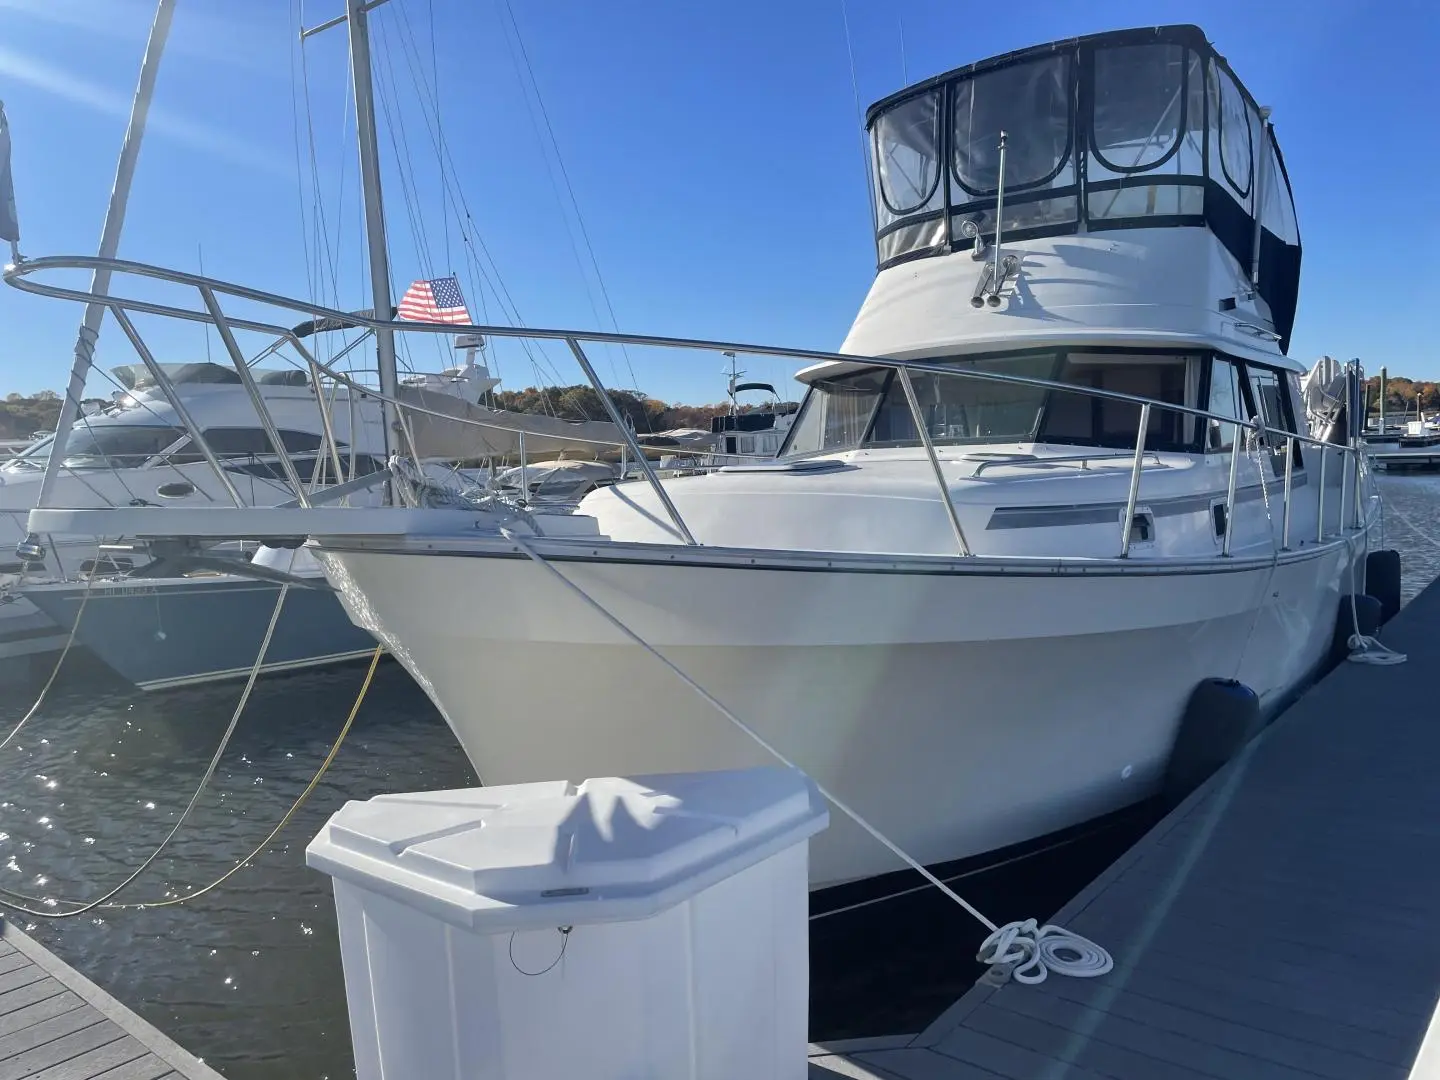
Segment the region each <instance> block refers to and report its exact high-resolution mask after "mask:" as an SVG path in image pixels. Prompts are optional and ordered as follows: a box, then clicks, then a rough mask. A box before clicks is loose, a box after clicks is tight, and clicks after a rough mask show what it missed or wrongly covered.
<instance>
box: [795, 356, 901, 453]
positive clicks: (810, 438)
mask: <svg viewBox="0 0 1440 1080" xmlns="http://www.w3.org/2000/svg"><path fill="white" fill-rule="evenodd" d="M889 375H890V373H889V372H888V371H860V372H856V373H855V374H852V375H840V376H837V377H835V378H833V379H816V380H815V381H814V382H813V383H811V384H810V392H809V393H808V394H806V395H805V402H804V404H802V405H801V406H800V412H799V414H798V415H797V416H796V418H795V426H794V427H792V428H791V429H790V445H789V451H788V452H789V453H792V454H818V453H824V452H826V451H831V450H852V449H854V448H855V447H857V446H859V445H860V439H861V438H862V437H863V436H864V434H865V431H866V429H868V428H869V427H870V418H871V416H873V415H874V413H875V406H876V404H877V403H878V402H879V401H880V395H881V393H882V392H883V391H884V389H885V384H886V382H887V381H888V379H889Z"/></svg>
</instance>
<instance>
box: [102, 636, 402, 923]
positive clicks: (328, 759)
mask: <svg viewBox="0 0 1440 1080" xmlns="http://www.w3.org/2000/svg"><path fill="white" fill-rule="evenodd" d="M384 654H385V646H384V645H376V646H375V652H374V653H373V654H372V655H371V657H370V668H369V670H368V671H366V672H365V681H364V682H362V683H361V684H360V692H359V693H358V694H356V695H355V703H354V704H353V705H351V706H350V714H349V715H348V716H347V717H345V723H344V724H343V725H341V727H340V734H338V735H336V736H335V741H334V742H333V743H331V744H330V752H329V753H328V754H326V755H325V760H324V761H322V762H321V763H320V768H319V770H317V771H316V773H315V775H314V776H313V777H311V779H310V783H308V784H306V785H305V790H304V791H302V792H300V795H299V796H298V797H297V798H296V799H295V801H294V802H293V803H291V804H290V809H289V810H287V811H285V816H284V817H282V818H281V819H280V823H279V824H278V825H276V826H275V828H273V829H271V830H270V833H269V835H268V836H266V837H265V839H264V840H262V841H260V843H259V845H258V846H256V848H255V849H254V850H253V851H251V852H250V854H249V855H246V856H245V857H244V858H243V859H241V860H240V861H239V862H237V863H236V864H235V865H234V866H232V867H231V868H230V869H229V870H226V871H225V873H223V874H221V875H220V876H219V877H218V878H216V879H215V880H214V881H212V882H210V884H209V885H206V886H204V887H203V888H199V889H196V890H194V891H193V892H188V893H186V894H185V895H184V896H175V897H171V898H170V899H168V900H145V901H141V902H140V903H135V904H106V905H105V906H106V907H109V908H124V909H127V910H132V911H138V910H144V909H145V908H162V907H171V906H173V905H175V904H183V903H185V902H186V901H188V900H194V899H196V898H197V897H201V896H204V895H205V894H206V893H208V892H210V891H211V890H212V889H215V888H218V887H219V886H220V885H222V884H224V882H225V881H227V880H228V879H229V878H230V877H231V876H232V875H234V874H236V873H238V872H239V871H240V870H242V869H244V868H245V867H246V866H248V865H249V864H250V862H251V861H253V860H254V859H255V858H257V857H258V856H259V855H260V854H261V853H262V852H263V851H264V850H265V849H266V848H267V847H269V846H270V844H271V843H272V842H273V841H274V839H275V837H277V836H279V835H280V833H281V831H282V830H283V829H284V828H285V826H286V825H288V824H290V819H291V818H293V817H294V816H295V815H296V813H298V812H299V810H300V807H302V806H303V805H305V800H306V799H308V798H310V796H311V795H312V794H313V793H314V791H315V789H316V788H317V787H318V786H319V785H320V780H321V778H322V777H323V776H324V775H325V773H326V772H327V771H328V770H329V768H330V765H331V764H332V763H333V762H334V760H335V755H337V754H338V753H339V752H340V745H341V743H343V742H344V741H345V736H346V735H348V734H350V726H351V725H352V724H354V723H355V717H356V716H358V715H359V713H360V706H361V705H362V704H363V703H364V701H365V695H366V694H367V693H368V692H369V691H370V682H371V680H373V679H374V678H375V668H376V667H377V666H379V664H380V657H381V656H383V655H384Z"/></svg>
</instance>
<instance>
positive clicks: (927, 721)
mask: <svg viewBox="0 0 1440 1080" xmlns="http://www.w3.org/2000/svg"><path fill="white" fill-rule="evenodd" d="M342 547H343V545H339V546H337V545H326V544H325V542H323V541H322V542H321V550H320V551H319V552H318V554H319V557H320V559H321V562H322V563H323V564H324V565H325V566H326V570H327V574H328V576H329V577H330V579H331V581H332V583H334V584H335V585H336V586H337V588H338V589H339V590H340V593H341V595H342V597H343V598H344V602H345V604H346V606H347V608H348V609H349V610H350V613H351V616H352V617H353V618H355V619H356V621H357V622H359V623H361V624H362V625H364V626H366V627H367V628H368V629H370V630H371V631H373V632H374V633H375V634H376V636H377V637H379V638H380V639H381V640H382V641H384V642H385V643H386V644H387V646H388V647H389V648H390V649H391V650H392V651H393V652H394V653H395V655H396V656H397V658H399V659H400V661H401V663H403V664H404V665H405V666H406V667H407V668H408V669H409V670H410V672H411V673H412V674H413V675H414V676H415V678H416V680H417V681H418V682H419V683H420V685H421V686H422V687H424V689H425V690H426V692H427V693H428V694H429V695H430V697H431V698H432V700H433V701H434V702H435V703H436V705H437V706H438V707H439V708H440V710H441V712H442V713H443V714H444V715H445V717H446V719H447V720H448V721H449V723H450V725H451V727H452V729H453V730H454V731H455V734H456V735H457V736H458V738H459V740H460V742H461V744H462V746H463V747H464V749H465V752H466V753H467V755H468V756H469V758H470V760H471V762H472V764H473V765H474V766H475V768H476V770H477V772H478V773H479V775H480V777H481V778H482V780H483V781H484V782H485V783H487V784H508V783H517V782H524V781H532V780H541V779H556V778H565V779H571V780H580V779H583V778H585V777H589V776H604V775H617V774H618V775H625V774H641V773H652V772H671V771H689V770H697V769H721V768H733V767H740V766H745V765H751V764H757V763H767V762H771V761H773V759H772V758H770V757H769V755H768V754H767V753H766V751H765V750H763V749H762V748H761V747H760V746H758V745H757V744H756V742H754V741H753V740H752V739H750V738H749V737H747V736H746V735H744V734H743V733H741V732H740V731H739V730H737V728H736V727H735V726H734V725H732V724H731V723H730V722H728V721H727V720H726V719H725V718H724V717H723V716H721V715H720V714H719V713H718V712H717V710H716V709H715V708H714V707H713V706H712V705H710V704H708V703H707V702H705V701H704V700H703V699H702V698H701V697H700V696H699V695H697V694H696V693H695V692H694V691H693V690H692V689H690V688H689V687H688V686H686V685H685V683H684V682H683V681H682V680H681V679H680V678H678V677H677V676H676V675H675V674H674V673H673V672H671V671H669V670H667V669H666V667H665V665H664V664H663V663H662V662H661V661H660V660H659V659H657V657H656V656H654V655H652V654H651V653H650V652H648V651H647V650H646V649H645V648H643V647H641V646H639V645H637V644H635V643H634V642H633V641H632V640H630V639H628V638H627V637H626V636H625V635H624V634H622V633H621V632H620V631H618V630H617V629H616V628H615V627H614V625H613V624H611V623H609V622H608V621H607V620H606V619H605V618H604V617H603V616H602V615H600V614H599V613H598V612H597V611H595V610H594V609H593V608H592V607H590V606H589V605H588V604H587V602H586V601H585V600H584V599H582V598H581V597H580V596H579V595H578V594H577V593H576V592H574V591H573V590H572V589H570V588H569V587H568V586H566V585H565V584H563V583H562V582H561V581H559V580H558V579H557V578H556V577H555V576H554V575H553V574H552V573H551V571H550V570H548V569H547V568H546V567H543V566H540V565H537V564H536V563H534V562H532V561H530V560H529V559H528V558H526V557H524V555H523V554H520V555H517V554H516V553H515V551H514V549H513V548H512V549H511V550H510V551H509V552H508V553H506V552H502V551H501V550H499V549H498V548H491V549H488V550H487V549H486V548H485V545H483V544H477V545H472V547H471V549H470V550H468V551H464V552H450V553H441V552H439V551H437V550H435V549H434V547H433V546H432V547H431V548H430V549H428V550H424V551H422V550H420V547H421V546H420V545H415V546H413V547H412V548H411V549H409V550H399V549H396V550H389V551H384V550H377V549H375V548H373V547H372V548H369V549H365V548H363V546H361V547H350V548H348V549H343V550H342ZM602 550H603V549H602ZM693 550H694V549H692V551H693ZM1350 550H1351V549H1349V548H1347V547H1346V546H1345V545H1343V544H1331V545H1327V546H1325V547H1323V548H1320V547H1317V548H1314V549H1312V550H1311V551H1308V552H1305V553H1304V554H1303V555H1299V554H1292V555H1289V556H1282V557H1281V558H1280V559H1277V560H1275V561H1273V562H1272V561H1271V560H1270V559H1268V558H1267V559H1265V560H1263V561H1262V560H1252V561H1248V562H1246V561H1240V560H1223V561H1222V560H1220V559H1214V560H1211V562H1210V564H1209V566H1208V567H1206V568H1201V569H1192V570H1186V571H1183V572H1182V571H1177V572H1173V573H1163V572H1154V568H1153V567H1152V568H1146V567H1143V566H1140V565H1138V564H1137V565H1136V567H1135V569H1134V571H1133V572H1132V571H1129V570H1126V569H1123V568H1115V569H1111V570H1109V571H1102V568H1101V567H1098V566H1096V567H1091V572H1084V571H1082V570H1079V569H1075V570H1074V572H1069V571H1067V570H1064V569H1062V568H1061V564H1059V563H1053V562H1052V563H1036V562H1031V563H1029V564H1022V565H1021V566H1020V567H1018V570H1019V571H1020V572H1014V571H1016V570H1017V567H1016V566H1015V565H1014V563H1013V562H1012V563H1011V564H1009V565H1010V571H1011V572H1004V571H1003V570H1002V569H999V568H998V565H999V561H992V562H994V563H995V564H996V567H992V568H979V571H978V572H976V571H975V570H972V569H970V568H969V567H966V568H965V569H959V568H958V567H959V566H960V565H962V564H957V562H956V561H955V560H938V561H937V560H890V561H889V562H888V563H887V564H886V565H887V566H888V567H889V569H880V568H878V567H879V562H878V561H875V560H872V561H873V562H875V564H876V567H877V568H876V569H869V570H867V569H857V568H855V566H854V565H851V564H855V563H856V562H857V561H856V560H845V559H839V560H830V562H831V565H829V566H828V567H827V565H826V562H827V560H825V559H824V557H823V556H822V557H811V558H808V559H806V560H803V563H804V566H803V568H802V567H801V566H799V565H796V560H793V559H792V560H787V561H788V562H789V563H790V565H789V566H786V567H782V566H779V565H771V566H769V567H766V566H764V565H763V563H756V562H752V563H751V564H749V565H745V560H744V558H743V556H741V557H736V558H735V559H734V560H732V561H731V563H730V564H727V565H714V564H712V565H699V564H696V563H695V562H693V561H681V560H682V559H683V558H684V557H685V556H686V555H687V554H688V553H686V552H684V551H683V549H682V550H681V551H679V552H677V551H676V549H673V548H672V549H671V552H672V556H671V558H672V559H674V560H675V561H666V562H655V561H649V560H646V561H639V560H636V561H625V560H623V559H618V558H615V557H614V556H613V554H612V555H611V556H610V557H607V558H600V557H582V556H579V555H572V556H571V557H565V556H564V555H563V554H561V555H556V556H555V557H554V559H553V561H552V562H551V566H553V567H554V568H555V569H558V570H559V571H560V572H561V573H563V574H564V575H565V577H566V578H567V579H568V580H569V581H571V582H573V583H574V584H575V585H578V586H579V587H580V588H581V589H583V590H584V591H585V593H586V594H587V595H588V596H590V597H592V598H593V599H594V600H595V601H597V602H598V603H599V604H601V605H602V606H603V607H604V608H605V609H607V610H608V611H610V612H611V613H613V614H614V615H615V616H616V617H617V618H619V619H620V620H621V621H623V623H624V624H625V625H626V626H628V627H629V628H630V629H632V630H633V631H634V632H635V633H636V634H638V635H639V636H640V637H641V638H642V639H644V640H645V641H646V642H647V643H648V644H650V645H652V646H654V647H655V648H656V649H657V650H658V651H659V652H661V653H662V654H663V655H664V656H665V657H666V658H667V659H668V660H669V661H670V662H672V663H673V664H675V665H676V666H678V667H679V668H680V669H681V670H682V671H684V672H685V673H686V674H687V675H689V676H690V677H691V678H692V679H694V680H695V681H696V682H698V683H699V684H700V685H701V686H703V687H704V688H705V689H706V690H707V691H708V692H709V693H711V694H712V695H714V697H715V698H717V699H718V700H719V701H721V702H722V703H723V704H724V705H725V706H726V707H727V708H729V709H730V710H731V711H732V712H733V713H734V714H735V715H737V716H738V717H740V718H741V719H742V720H744V721H745V722H746V723H747V724H749V725H751V726H752V727H753V728H754V729H755V730H756V731H757V732H758V733H759V734H760V735H762V736H763V737H764V738H765V739H766V740H768V741H770V742H771V743H772V744H773V745H774V746H775V748H776V749H777V750H779V751H780V752H781V753H783V754H784V755H786V756H787V757H788V758H789V759H790V760H791V761H793V762H794V764H796V765H797V766H799V767H800V768H802V769H803V770H805V771H806V772H807V773H809V774H810V775H811V776H812V777H814V778H815V779H816V780H817V781H818V782H819V783H821V784H822V785H824V786H825V787H826V788H828V789H829V790H830V791H831V792H832V793H833V794H834V795H836V796H838V797H839V798H840V799H842V800H844V801H845V802H847V803H848V804H849V805H850V806H852V807H853V808H854V809H855V810H856V811H858V812H859V813H860V814H862V815H864V816H865V817H866V818H867V819H869V820H870V821H871V822H872V823H873V824H874V825H876V826H877V827H878V828H879V829H881V830H882V831H883V832H884V833H885V834H886V835H888V836H889V837H891V838H892V839H893V840H895V841H896V842H897V843H899V844H900V845H901V846H902V847H904V848H905V849H906V850H907V851H908V852H909V853H910V854H911V855H912V856H914V857H915V858H918V859H920V860H922V861H924V862H925V863H940V862H947V861H951V860H955V859H962V858H967V857H970V856H974V855H978V854H982V853H984V852H987V851H990V850H993V849H996V848H1000V847H1003V846H1005V845H1008V844H1014V843H1018V842H1021V841H1024V840H1027V839H1030V838H1033V837H1036V836H1040V835H1044V834H1046V833H1050V832H1054V831H1056V830H1058V829H1062V828H1065V827H1067V826H1070V825H1074V824H1076V823H1078V822H1082V821H1085V820H1088V819H1090V818H1093V817H1096V816H1099V815H1102V814H1105V813H1107V812H1109V811H1112V810H1115V809H1118V808H1120V807H1123V806H1125V805H1128V804H1130V803H1133V802H1136V801H1138V800H1140V799H1143V798H1145V797H1147V796H1149V795H1151V794H1153V793H1154V792H1155V790H1156V788H1157V786H1158V784H1159V782H1160V780H1161V777H1162V775H1163V772H1164V769H1165V764H1166V761H1167V758H1168V754H1169V751H1170V747H1171V745H1172V743H1173V740H1174V737H1175V732H1176V728H1177V725H1178V722H1179V719H1180V716H1181V713H1182V711H1183V708H1184V705H1185V702H1186V699H1187V698H1188V696H1189V694H1190V693H1191V691H1192V690H1193V688H1194V687H1195V685H1196V684H1197V683H1198V682H1199V681H1200V680H1202V679H1204V678H1207V677H1212V676H1221V677H1238V678H1240V679H1241V680H1243V681H1245V682H1246V683H1247V684H1249V685H1250V686H1252V687H1253V688H1254V689H1256V691H1257V692H1258V693H1260V695H1261V698H1262V702H1263V703H1264V704H1266V705H1267V706H1270V707H1274V706H1275V705H1276V704H1278V703H1280V702H1281V701H1282V700H1283V699H1284V697H1285V696H1286V695H1287V694H1289V693H1290V692H1292V691H1293V690H1294V689H1295V688H1296V687H1297V686H1299V685H1300V684H1301V683H1302V681H1303V680H1305V679H1306V678H1308V677H1309V676H1310V675H1311V674H1312V673H1313V671H1314V670H1315V668H1316V667H1317V665H1318V664H1319V663H1320V662H1321V661H1322V659H1323V657H1324V656H1325V654H1326V651H1327V650H1328V648H1329V646H1330V642H1331V638H1332V635H1333V632H1334V625H1335V617H1336V611H1337V603H1338V598H1339V596H1340V595H1341V591H1342V587H1343V586H1345V584H1346V582H1345V572H1346V568H1347V567H1348V566H1349V565H1350V562H1351V558H1350ZM689 557H690V558H691V559H694V558H700V557H701V556H694V555H691V556H689ZM982 561H983V560H972V562H973V563H976V564H978V563H979V562H982ZM836 562H839V563H841V564H843V565H838V566H837V565H835V563H836ZM860 562H863V561H860ZM923 567H931V568H933V572H929V571H926V570H924V569H921V568H923ZM811 865H812V885H813V886H815V887H822V886H827V885H833V884H838V883H841V882H845V881H850V880H855V879H859V878H865V877H870V876H873V875H877V874H882V873H885V872H887V871H891V870H895V869H898V868H899V864H898V862H897V860H896V859H895V857H894V856H893V855H891V854H890V853H889V852H887V851H886V850H885V849H884V848H883V847H882V846H881V845H879V844H878V843H877V842H876V841H874V840H873V839H872V838H870V837H868V836H866V835H865V834H864V833H863V832H861V831H860V830H859V828H858V827H856V826H855V825H853V824H852V823H850V822H849V821H848V820H846V819H845V818H844V816H843V815H841V814H836V815H833V817H832V824H831V827H830V829H829V830H827V832H826V833H824V834H822V835H821V836H819V837H817V838H816V839H815V840H814V841H813V843H812V863H811Z"/></svg>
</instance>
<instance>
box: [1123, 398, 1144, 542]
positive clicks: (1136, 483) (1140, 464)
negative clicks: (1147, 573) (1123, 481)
mask: <svg viewBox="0 0 1440 1080" xmlns="http://www.w3.org/2000/svg"><path fill="white" fill-rule="evenodd" d="M1149 434H1150V405H1149V403H1148V402H1147V403H1146V404H1144V405H1141V406H1140V433H1139V434H1138V435H1137V436H1135V463H1134V464H1133V465H1131V466H1130V494H1129V496H1128V497H1127V498H1126V499H1125V520H1124V521H1122V522H1121V523H1120V529H1121V532H1120V557H1121V558H1122V559H1128V558H1129V557H1130V534H1131V533H1132V532H1133V531H1134V529H1135V500H1136V499H1138V498H1139V497H1140V473H1141V471H1142V470H1143V468H1144V465H1145V442H1146V439H1147V436H1149Z"/></svg>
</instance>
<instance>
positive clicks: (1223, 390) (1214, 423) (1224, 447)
mask: <svg viewBox="0 0 1440 1080" xmlns="http://www.w3.org/2000/svg"><path fill="white" fill-rule="evenodd" d="M1205 411H1206V412H1212V413H1218V414H1219V415H1220V416H1233V417H1234V418H1235V419H1237V420H1238V419H1241V418H1243V417H1244V413H1243V412H1242V411H1241V408H1240V379H1239V373H1238V372H1237V371H1236V370H1235V365H1234V364H1232V363H1230V361H1228V360H1222V359H1220V358H1219V357H1216V358H1215V359H1214V360H1213V361H1212V362H1211V365H1210V401H1209V404H1208V405H1206V406H1205ZM1234 442H1235V425H1234V424H1227V423H1224V422H1223V421H1220V420H1207V421H1206V422H1205V452H1206V453H1222V452H1226V453H1228V452H1229V450H1230V447H1231V446H1232V445H1233V444H1234Z"/></svg>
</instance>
